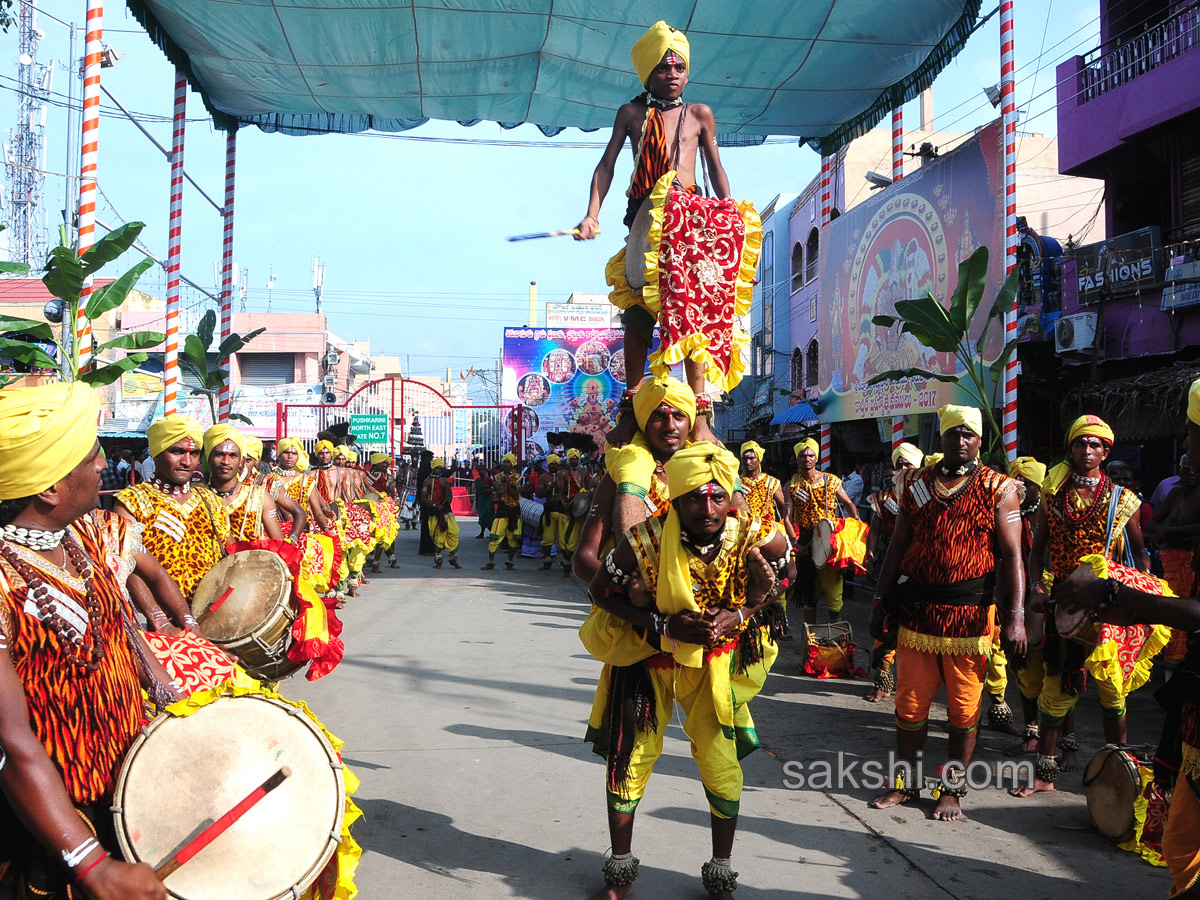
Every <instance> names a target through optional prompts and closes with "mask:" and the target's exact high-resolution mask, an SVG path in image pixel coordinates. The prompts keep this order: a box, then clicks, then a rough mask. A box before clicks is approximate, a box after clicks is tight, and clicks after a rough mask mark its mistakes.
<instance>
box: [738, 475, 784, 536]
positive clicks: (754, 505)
mask: <svg viewBox="0 0 1200 900" xmlns="http://www.w3.org/2000/svg"><path fill="white" fill-rule="evenodd" d="M742 486H743V487H744V488H745V490H746V505H747V506H748V507H750V512H751V513H753V514H754V515H756V516H758V518H760V519H762V520H763V521H764V522H766V523H767V524H768V525H774V524H775V520H776V518H777V517H776V515H775V492H776V491H777V490H779V487H780V485H779V479H778V478H776V477H774V476H773V475H768V474H766V473H765V472H760V473H759V476H758V477H757V478H750V476H748V475H747V476H746V477H744V478H743V479H742Z"/></svg>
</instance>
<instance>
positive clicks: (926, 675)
mask: <svg viewBox="0 0 1200 900" xmlns="http://www.w3.org/2000/svg"><path fill="white" fill-rule="evenodd" d="M986 677H987V657H986V656H983V655H978V654H971V655H968V654H942V653H922V652H921V651H919V650H914V649H913V648H911V647H906V646H904V645H903V644H901V645H900V646H899V647H897V648H896V718H897V719H898V720H899V721H902V722H907V723H911V724H914V725H916V724H919V723H922V722H924V721H925V720H926V719H928V718H929V706H930V704H931V703H932V702H933V698H934V697H935V696H936V695H937V692H938V689H939V688H940V687H941V686H942V685H943V684H944V685H946V705H947V708H948V710H949V714H950V726H951V727H952V728H957V729H960V730H967V729H970V728H974V727H975V725H977V724H978V722H979V711H980V709H981V708H982V706H983V682H984V679H985V678H986Z"/></svg>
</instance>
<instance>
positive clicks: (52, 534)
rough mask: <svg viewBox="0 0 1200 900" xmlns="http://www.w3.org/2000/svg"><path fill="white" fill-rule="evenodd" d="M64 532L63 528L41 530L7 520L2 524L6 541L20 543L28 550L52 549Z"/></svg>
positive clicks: (60, 541) (57, 544) (60, 540)
mask: <svg viewBox="0 0 1200 900" xmlns="http://www.w3.org/2000/svg"><path fill="white" fill-rule="evenodd" d="M66 533H67V530H66V529H65V528H64V529H63V530H62V531H43V530H42V529H40V528H22V527H20V526H19V525H14V524H13V523H12V522H9V523H8V524H7V525H5V526H4V531H3V535H2V536H3V538H4V540H6V541H11V542H12V543H14V544H20V545H21V546H22V547H28V548H29V549H30V550H53V549H54V548H56V547H57V546H59V544H61V543H62V539H63V535H64V534H66Z"/></svg>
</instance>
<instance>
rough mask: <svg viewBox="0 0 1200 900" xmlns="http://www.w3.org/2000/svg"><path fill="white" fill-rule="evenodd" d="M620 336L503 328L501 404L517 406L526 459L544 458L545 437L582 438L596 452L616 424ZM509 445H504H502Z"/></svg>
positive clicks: (511, 416) (510, 422)
mask: <svg viewBox="0 0 1200 900" xmlns="http://www.w3.org/2000/svg"><path fill="white" fill-rule="evenodd" d="M623 340H624V332H623V331H622V329H620V328H527V327H516V328H505V329H504V387H503V399H502V401H501V402H503V403H506V404H507V403H513V404H519V406H520V409H521V410H522V413H521V416H522V420H523V423H518V421H517V418H516V415H515V412H516V410H515V409H514V410H510V411H508V414H507V416H508V418H507V421H506V423H505V424H506V426H507V429H508V431H509V433H510V436H511V435H513V434H515V433H516V429H517V427H518V424H521V426H522V427H521V430H522V431H523V432H524V434H525V446H526V455H529V454H540V453H545V452H546V451H547V449H548V448H549V446H550V445H549V441H548V439H547V437H546V435H547V433H549V432H555V431H572V432H575V433H577V434H586V435H588V436H589V437H591V438H592V440H593V441H594V442H595V444H596V447H597V449H601V448H603V446H604V436H605V435H607V434H608V432H609V431H610V430H611V429H612V428H613V426H615V425H616V423H617V404H618V403H619V402H620V399H621V393H622V392H623V391H624V390H625V352H624V350H622V343H623ZM507 443H508V442H507V441H506V444H507Z"/></svg>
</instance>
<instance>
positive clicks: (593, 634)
mask: <svg viewBox="0 0 1200 900" xmlns="http://www.w3.org/2000/svg"><path fill="white" fill-rule="evenodd" d="M579 640H580V641H582V642H583V646H584V647H585V648H586V649H587V652H588V653H590V654H592V656H594V657H595V658H596V659H598V660H600V662H602V663H605V664H606V665H611V666H632V665H633V664H634V663H639V662H641V661H642V660H643V659H649V658H650V657H651V656H653V655H654V654H655V653H657V652H658V649H657V648H656V647H653V646H651V645H650V644H649V643H647V642H646V639H645V638H643V637H642V636H641V635H640V634H638V632H637V631H636V629H634V627H633V626H632V625H630V624H629V623H628V622H626V621H625V620H623V619H618V618H617V617H616V616H614V615H613V614H612V613H610V612H609V611H608V610H605V609H601V608H600V607H599V606H593V607H592V610H591V612H589V613H588V617H587V618H586V619H584V621H583V624H582V625H580V626H579Z"/></svg>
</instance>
